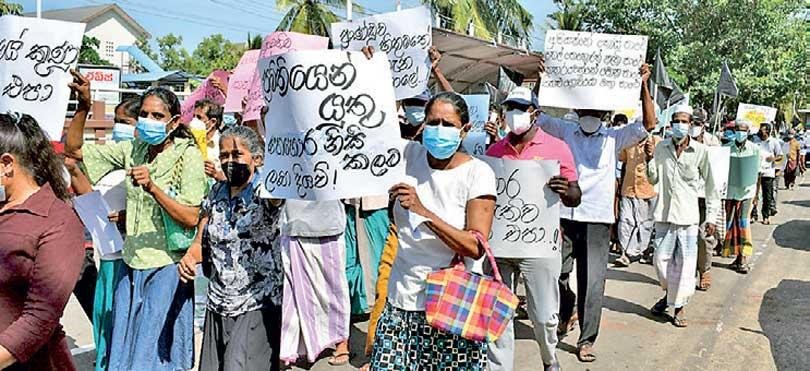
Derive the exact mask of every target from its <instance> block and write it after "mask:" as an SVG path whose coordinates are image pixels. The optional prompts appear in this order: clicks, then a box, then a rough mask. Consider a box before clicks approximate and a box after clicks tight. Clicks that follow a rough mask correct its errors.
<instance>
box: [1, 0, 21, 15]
mask: <svg viewBox="0 0 810 371" xmlns="http://www.w3.org/2000/svg"><path fill="white" fill-rule="evenodd" d="M22 11H23V7H22V5H20V4H16V3H11V2H8V3H7V2H5V1H4V0H0V16H2V15H22Z"/></svg>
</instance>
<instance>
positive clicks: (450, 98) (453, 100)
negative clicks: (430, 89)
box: [425, 91, 470, 126]
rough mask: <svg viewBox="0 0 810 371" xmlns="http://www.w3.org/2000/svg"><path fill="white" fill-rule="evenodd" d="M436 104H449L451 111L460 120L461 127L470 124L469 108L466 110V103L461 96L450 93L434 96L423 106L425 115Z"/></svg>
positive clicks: (444, 92)
mask: <svg viewBox="0 0 810 371" xmlns="http://www.w3.org/2000/svg"><path fill="white" fill-rule="evenodd" d="M436 102H444V103H449V104H450V105H451V106H453V110H455V111H456V114H458V117H459V118H461V125H462V126H464V125H467V124H469V123H470V111H469V108H467V101H465V100H464V97H462V96H461V95H459V94H457V93H454V92H452V91H443V92H441V93H439V94H436V95H434V96H433V98H430V100H429V101H428V102H427V104H426V105H425V113H427V112H430V109H431V107H433V104H434V103H436Z"/></svg>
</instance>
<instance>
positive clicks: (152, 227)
mask: <svg viewBox="0 0 810 371" xmlns="http://www.w3.org/2000/svg"><path fill="white" fill-rule="evenodd" d="M85 85H87V86H85ZM73 87H74V89H77V90H84V89H87V90H89V83H87V82H86V80H84V81H82V79H80V78H79V77H76V82H75V83H74V84H73ZM77 115H86V112H83V111H79V112H77ZM179 117H180V102H179V101H178V99H177V97H176V96H175V95H174V93H172V92H171V91H169V90H167V89H165V88H154V89H151V90H149V91H147V92H146V93H144V95H143V96H142V97H141V99H140V113H139V118H138V120H137V124H136V125H135V132H136V133H137V135H136V138H135V139H134V140H126V141H121V142H118V143H110V144H104V145H98V144H84V143H83V139H82V133H83V131H84V125H75V126H74V125H71V127H70V129H69V131H68V133H67V141H66V145H65V152H66V155H68V156H70V157H73V158H75V159H77V160H81V161H83V162H84V165H85V168H86V171H87V176H88V178H89V179H90V181H91V182H93V183H96V182H98V181H99V180H100V179H101V178H102V177H104V176H105V175H106V174H108V173H110V172H112V171H115V170H121V169H123V170H126V174H127V176H128V178H129V179H127V181H126V182H125V183H126V209H127V210H128V215H127V220H126V235H127V238H126V241H125V242H124V249H123V252H122V255H123V259H124V263H125V264H124V265H122V266H121V268H120V269H119V274H120V278H119V280H118V282H117V284H116V286H115V298H114V310H113V329H114V330H113V336H112V340H111V344H110V349H119V350H122V351H117V352H111V354H110V359H109V364H108V369H109V370H177V369H190V368H191V367H192V366H193V363H194V357H193V345H194V336H193V335H194V333H193V302H192V297H193V286H192V285H191V284H190V283H181V282H180V280H179V275H178V272H177V269H176V268H175V267H174V265H175V264H176V263H177V262H178V261H179V260H180V259H181V258H182V257H183V255H184V253H185V250H184V248H187V246H183V245H184V244H183V243H170V242H171V241H178V240H179V239H175V238H176V237H178V235H182V234H183V231H184V230H185V231H189V230H192V229H193V228H194V227H195V226H196V224H197V221H198V215H199V210H200V204H201V203H202V199H203V196H204V194H205V191H206V189H205V184H206V182H205V173H204V166H203V159H202V156H201V154H200V151H199V150H198V149H197V148H196V146H195V144H194V141H193V139H191V134H190V133H189V131H188V129H187V128H186V127H185V126H183V125H180V123H179V120H178V119H179ZM81 122H82V123H83V121H81ZM167 231H168V234H167ZM167 236H168V237H172V239H171V240H170V239H168V238H167ZM167 344H170V345H169V346H167ZM124 350H126V351H124Z"/></svg>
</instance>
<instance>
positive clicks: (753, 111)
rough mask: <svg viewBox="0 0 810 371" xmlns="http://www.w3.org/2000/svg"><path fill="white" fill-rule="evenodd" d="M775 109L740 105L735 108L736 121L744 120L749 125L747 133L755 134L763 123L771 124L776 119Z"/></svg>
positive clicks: (746, 104) (745, 104)
mask: <svg viewBox="0 0 810 371" xmlns="http://www.w3.org/2000/svg"><path fill="white" fill-rule="evenodd" d="M776 111H777V109H776V108H773V107H768V106H757V105H755V104H748V103H740V104H739V105H738V106H737V117H736V119H737V120H745V121H748V123H749V124H751V127H750V128H749V131H750V132H751V133H756V132H758V131H759V125H760V124H762V123H763V122H773V121H774V120H775V119H776Z"/></svg>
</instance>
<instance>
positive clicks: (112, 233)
mask: <svg viewBox="0 0 810 371" xmlns="http://www.w3.org/2000/svg"><path fill="white" fill-rule="evenodd" d="M73 206H74V208H75V209H76V213H77V214H79V218H80V219H81V220H82V223H84V227H85V228H87V230H88V231H89V232H90V235H91V236H93V246H95V247H96V249H98V251H99V253H100V254H101V255H102V256H104V255H110V254H113V253H117V252H119V251H121V250H122V249H123V248H124V240H123V239H122V238H121V233H120V232H118V228H116V226H115V223H112V222H110V219H109V218H108V215H110V207H109V206H107V202H106V201H104V198H103V197H101V192H99V191H93V192H90V193H85V194H83V195H81V196H79V197H76V198H75V199H74V200H73Z"/></svg>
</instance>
